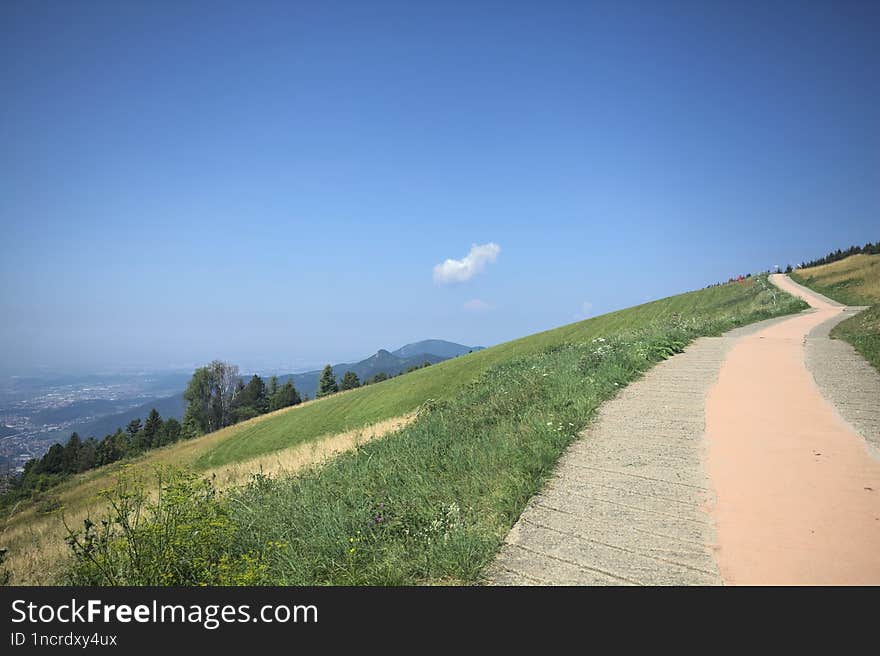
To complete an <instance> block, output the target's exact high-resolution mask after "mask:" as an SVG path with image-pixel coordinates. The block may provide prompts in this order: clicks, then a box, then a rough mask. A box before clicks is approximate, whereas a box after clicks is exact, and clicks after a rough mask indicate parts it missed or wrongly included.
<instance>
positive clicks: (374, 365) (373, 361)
mask: <svg viewBox="0 0 880 656" xmlns="http://www.w3.org/2000/svg"><path fill="white" fill-rule="evenodd" d="M480 349H481V347H479V346H463V345H462V344H455V343H454V342H447V341H444V340H442V339H427V340H423V341H421V342H415V343H413V344H407V345H406V346H402V347H401V348H399V349H397V350H396V351H393V352H392V351H387V350H385V349H379V351H377V352H376V353H375V354H374V355H371V356H370V357H368V358H365V359H364V360H361V361H360V362H343V363H341V364H335V365H333V375H334V376H336V380H337V381H339V380H342V376H343V375H344V374H345V372H346V371H353V372H354V373H356V374H357V377H358V379H360V381H361V382H362V383H363V382H365V381H367V380H369V379H371V378H372V377H373V376H375V375H376V374H379V373H384V374H386V375H387V376H396V375H397V374H400V373H403V372H405V371H407V370H408V369H411V368H412V367H419V366H421V365H423V364H424V363H425V362H430V363H431V364H437V363H438V362H443V361H444V360H448V359H450V358H454V357H457V356H459V355H465V354H467V353H470V352H472V351H478V350H480ZM320 377H321V371H320V370H316V371H307V372H305V373H300V374H288V375H286V376H281V377H279V380H281V381H282V382H284V381H286V380H288V379H289V380H292V381H293V384H294V386H295V387H296V389H297V390H298V391H299V393H300V394H308V396H309V398H315V395H316V394H317V392H318V380H319V379H320Z"/></svg>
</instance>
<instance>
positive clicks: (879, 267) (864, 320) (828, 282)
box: [791, 255, 880, 370]
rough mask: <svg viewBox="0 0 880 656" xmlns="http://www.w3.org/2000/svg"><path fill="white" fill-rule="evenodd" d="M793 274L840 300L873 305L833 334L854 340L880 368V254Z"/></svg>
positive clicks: (854, 344) (848, 340)
mask: <svg viewBox="0 0 880 656" xmlns="http://www.w3.org/2000/svg"><path fill="white" fill-rule="evenodd" d="M791 277H792V278H793V279H794V280H796V281H797V282H799V283H801V284H802V285H805V286H807V287H809V288H810V289H814V290H816V291H817V292H819V293H820V294H824V295H825V296H827V297H828V298H832V299H834V300H835V301H838V302H840V303H844V304H846V305H868V306H870V308H869V309H868V310H866V311H864V312H862V313H860V314H857V315H856V316H854V317H851V318H850V319H847V320H846V321H843V322H842V323H840V324H838V325H837V326H835V328H834V330H832V331H831V336H832V337H834V338H839V339H843V340H845V341H847V342H849V343H850V344H852V345H853V347H854V348H855V349H856V350H857V351H858V352H859V353H861V354H862V355H863V356H864V358H865V359H866V360H867V361H868V362H870V363H871V364H872V365H873V366H874V368H875V369H878V370H880V255H853V256H851V257H848V258H846V259H844V260H840V261H838V262H832V263H831V264H825V265H823V266H818V267H811V268H809V269H799V270H797V271H795V272H793V273H792V274H791Z"/></svg>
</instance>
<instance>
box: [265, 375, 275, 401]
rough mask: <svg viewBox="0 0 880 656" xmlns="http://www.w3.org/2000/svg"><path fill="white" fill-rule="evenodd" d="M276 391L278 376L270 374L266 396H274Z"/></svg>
mask: <svg viewBox="0 0 880 656" xmlns="http://www.w3.org/2000/svg"><path fill="white" fill-rule="evenodd" d="M277 393H278V376H271V377H270V378H269V387H268V388H267V389H266V396H268V397H269V398H271V397H273V396H275V394H277Z"/></svg>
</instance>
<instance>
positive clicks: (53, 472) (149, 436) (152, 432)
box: [0, 360, 431, 506]
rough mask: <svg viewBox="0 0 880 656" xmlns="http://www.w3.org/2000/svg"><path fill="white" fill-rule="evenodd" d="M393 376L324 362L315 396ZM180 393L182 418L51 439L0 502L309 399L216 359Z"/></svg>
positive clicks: (156, 417) (11, 479) (153, 416)
mask: <svg viewBox="0 0 880 656" xmlns="http://www.w3.org/2000/svg"><path fill="white" fill-rule="evenodd" d="M430 365H431V363H430V362H425V363H424V364H422V365H419V366H415V367H410V368H409V369H408V370H407V373H409V372H410V371H414V370H416V369H421V368H422V367H428V366H430ZM397 375H400V374H397ZM393 377H394V376H388V374H386V373H385V372H379V373H377V374H376V375H375V376H373V377H372V378H370V379H368V380H365V381H363V382H361V381H360V379H359V378H358V375H357V374H356V373H355V372H353V371H346V372H345V374H343V376H342V380H341V382H340V383H337V382H336V378H335V376H334V374H333V367H332V366H330V365H329V364H328V365H327V366H326V367H324V370H323V371H322V372H321V378H320V381H319V383H318V393H317V396H318V397H319V398H321V397H325V396H329V395H331V394H335V393H337V392H339V391H345V390H350V389H355V388H357V387H362V386H363V385H370V384H373V383H379V382H382V381H383V380H387V379H388V378H393ZM183 398H184V400H185V401H186V410H185V411H184V415H183V420H182V421H177V419H174V418H173V417H171V418H169V419H167V420H163V419H162V417H161V416H160V414H159V412H158V411H157V410H156V409H155V408H153V409H152V410H150V413H149V415H147V418H146V420H144V421H142V420H141V419H140V418H138V419H133V420H132V421H130V422H129V423H128V425H127V426H126V427H125V428H124V429H123V428H122V427H120V428H117V429H116V432H115V433H112V434H109V435H106V436H105V437H104V438H103V439H101V440H97V439H95V438H94V437H88V438H86V439H82V438H81V437H80V435H79V434H78V433H76V432H74V433H72V434H71V435H70V438H69V439H68V440H67V442H66V443H64V444H61V443H60V442H59V443H56V444H53V445H52V446H51V447H50V448H49V450H48V451H47V452H46V454H45V455H43V456H42V457H41V458H32V459H31V460H28V461H27V462H26V463H25V465H24V468H23V471H22V472H21V473H20V474H17V475H11V476H8V477H7V480H6V481H5V486H4V487H5V491H4V492H3V493H2V494H0V506H7V505H9V504H10V503H14V502H15V501H19V500H21V499H25V498H28V497H30V496H33V495H34V494H35V493H40V492H44V491H45V490H48V489H49V488H51V487H53V486H54V485H56V484H58V483H60V482H61V481H63V480H64V479H66V478H67V477H69V476H72V475H73V474H79V473H82V472H84V471H88V470H89V469H94V468H96V467H102V466H104V465H109V464H111V463H113V462H116V461H118V460H122V459H124V458H131V457H134V456H137V455H140V454H142V453H144V452H146V451H149V450H150V449H156V448H159V447H163V446H167V445H169V444H174V443H175V442H178V441H180V440H184V439H192V438H194V437H198V436H200V435H204V434H206V433H212V432H214V431H216V430H220V429H221V428H225V427H227V426H231V425H233V424H236V423H238V422H241V421H246V420H248V419H252V418H254V417H258V416H260V415H263V414H266V413H267V412H274V411H275V410H281V409H283V408H288V407H290V406H294V405H298V404H300V403H302V402H303V401H308V400H309V399H308V396H307V395H306V396H304V397H301V396H300V394H299V391H298V390H297V389H296V387H295V386H294V384H293V381H291V380H289V379H288V380H287V381H286V382H284V383H283V384H282V383H279V381H278V377H277V376H270V377H269V380H268V383H267V382H265V381H264V380H263V379H262V378H261V377H260V376H258V375H256V374H254V375H253V376H252V377H251V378H250V380H248V382H247V383H245V382H244V380H243V379H242V377H241V375H240V373H239V369H238V367H237V366H236V365H233V364H229V363H227V362H221V361H220V360H215V361H214V362H212V363H211V364H209V365H207V366H205V367H200V368H198V369H196V370H195V372H194V373H193V376H192V378H191V379H190V381H189V383H188V384H187V387H186V390H185V391H184V393H183Z"/></svg>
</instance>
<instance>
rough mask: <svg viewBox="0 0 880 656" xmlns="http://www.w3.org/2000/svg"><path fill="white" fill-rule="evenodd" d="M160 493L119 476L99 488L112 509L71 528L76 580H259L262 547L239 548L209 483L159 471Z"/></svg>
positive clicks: (261, 577) (117, 582)
mask: <svg viewBox="0 0 880 656" xmlns="http://www.w3.org/2000/svg"><path fill="white" fill-rule="evenodd" d="M157 479H158V486H157V487H158V494H157V495H156V496H155V498H153V497H152V496H151V495H150V494H148V492H147V490H146V488H145V487H144V485H143V484H141V483H140V482H138V481H134V480H131V479H130V478H127V477H125V476H123V477H121V478H120V479H119V480H118V482H117V485H116V487H115V488H114V489H112V490H105V491H103V492H102V493H101V496H103V497H104V498H105V499H106V501H107V503H108V506H109V508H108V510H107V512H106V514H105V516H104V517H103V518H101V519H100V520H99V521H97V522H94V521H92V519H91V518H86V519H85V520H84V521H83V527H82V529H81V530H72V529H70V528H69V527H67V524H66V523H65V527H66V528H67V544H68V546H69V547H70V551H71V556H72V558H71V561H70V563H69V567H68V570H67V578H68V582H69V583H70V584H73V585H258V584H261V583H263V582H264V579H265V572H266V563H265V551H264V553H258V552H255V551H247V552H239V551H236V550H235V549H234V548H233V547H232V545H233V544H234V542H235V539H234V538H235V532H236V529H235V526H234V524H233V523H232V521H231V520H230V517H229V513H228V509H227V505H226V502H225V500H224V499H222V498H221V497H220V496H219V494H218V492H217V490H216V488H215V487H214V484H213V482H212V481H209V480H204V479H202V480H200V479H198V478H197V477H196V476H195V475H193V474H188V473H184V472H181V471H175V470H164V471H157Z"/></svg>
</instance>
